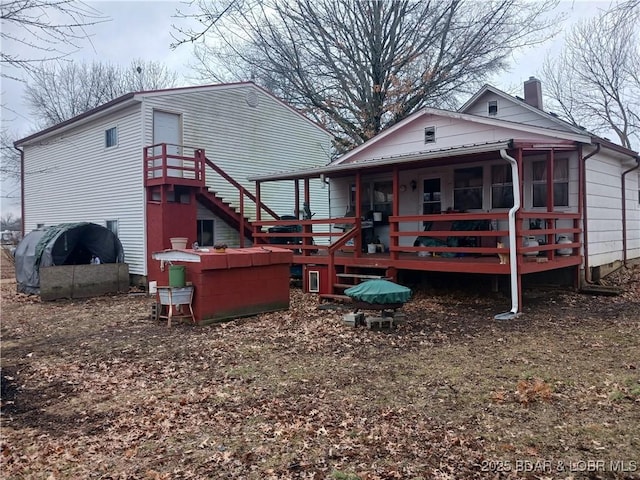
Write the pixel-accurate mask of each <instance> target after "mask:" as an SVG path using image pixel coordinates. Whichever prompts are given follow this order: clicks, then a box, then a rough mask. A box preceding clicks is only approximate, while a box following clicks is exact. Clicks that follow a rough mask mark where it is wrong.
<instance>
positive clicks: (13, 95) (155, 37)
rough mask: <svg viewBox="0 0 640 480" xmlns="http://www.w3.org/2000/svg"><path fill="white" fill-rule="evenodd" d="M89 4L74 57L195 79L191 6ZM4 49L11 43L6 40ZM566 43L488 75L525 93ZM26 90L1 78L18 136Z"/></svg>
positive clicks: (26, 116) (583, 5) (24, 126)
mask: <svg viewBox="0 0 640 480" xmlns="http://www.w3.org/2000/svg"><path fill="white" fill-rule="evenodd" d="M89 5H91V6H92V7H93V8H95V9H96V10H98V11H99V12H100V13H101V14H102V15H103V16H104V17H106V18H108V19H109V20H110V21H108V22H105V23H102V24H100V25H96V26H93V27H91V28H90V30H89V34H90V35H91V39H90V41H87V42H83V44H82V48H81V49H80V50H78V51H76V52H74V53H73V54H72V55H70V58H71V59H72V60H75V61H83V60H84V61H88V62H92V61H99V62H110V63H114V64H119V65H123V66H125V65H128V64H129V63H130V62H131V60H133V59H135V58H142V59H144V60H154V61H159V62H162V63H164V64H165V65H166V66H167V67H169V68H170V69H173V70H175V71H177V72H178V73H179V74H181V75H182V76H183V80H182V81H181V82H180V84H184V85H186V84H192V83H193V82H192V81H189V80H188V77H189V75H190V71H189V68H188V66H189V62H190V59H191V46H190V45H183V46H180V47H178V48H177V49H175V50H172V49H171V48H170V44H171V43H172V41H173V39H172V37H171V32H172V27H171V26H172V24H178V25H183V26H184V25H185V23H184V20H181V19H177V18H174V16H175V12H176V8H180V9H182V10H188V6H187V4H185V3H183V2H174V1H160V0H156V1H137V2H131V1H105V2H89ZM608 6H609V2H608V1H598V2H596V1H584V0H582V1H581V0H573V1H564V2H561V4H560V6H559V8H558V12H557V13H558V17H560V14H561V13H565V14H566V15H567V17H568V20H567V22H566V28H565V30H567V29H568V27H569V26H570V25H571V24H572V23H573V22H575V21H577V20H579V19H581V18H585V17H588V16H593V15H595V14H597V13H598V10H599V9H607V8H608ZM3 48H7V45H6V43H5V45H3ZM561 48H562V34H560V35H558V37H556V38H555V39H554V40H551V41H549V42H547V43H546V44H544V45H542V46H539V47H537V48H536V49H529V50H527V51H523V52H520V53H518V54H516V55H515V56H514V58H513V62H512V68H511V70H510V71H509V72H507V73H504V74H500V75H499V76H496V77H495V78H488V79H487V83H490V84H492V85H494V86H496V87H498V88H500V89H502V90H504V91H507V92H508V93H511V94H518V95H521V96H522V95H523V93H522V84H523V82H524V81H525V80H526V79H528V78H529V76H532V75H537V74H538V73H539V71H540V70H541V67H542V62H543V60H544V58H545V55H546V54H547V53H548V52H557V51H559V50H560V49H561ZM543 88H544V87H543ZM23 90H24V86H23V84H22V83H20V82H17V81H14V80H7V79H2V122H3V123H2V124H3V127H7V128H8V129H9V131H10V132H12V134H13V135H15V136H16V138H22V137H24V136H26V135H28V134H30V133H33V132H34V128H35V122H34V121H33V119H32V118H31V117H30V112H29V110H28V108H27V107H26V106H25V103H24V99H23V95H24V94H23ZM16 188H18V187H16V186H15V185H8V184H7V183H6V182H4V181H3V183H2V190H3V192H2V196H3V197H4V196H5V195H6V193H7V192H9V191H11V190H13V191H15V190H16ZM9 212H12V213H13V214H14V215H16V214H17V215H19V213H20V206H19V202H18V201H11V200H7V199H4V198H2V205H1V213H2V215H6V214H7V213H9Z"/></svg>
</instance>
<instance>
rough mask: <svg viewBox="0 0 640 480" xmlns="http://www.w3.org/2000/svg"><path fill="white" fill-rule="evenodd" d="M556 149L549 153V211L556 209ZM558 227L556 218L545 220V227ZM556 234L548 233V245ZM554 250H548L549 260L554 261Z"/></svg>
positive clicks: (553, 240) (553, 241)
mask: <svg viewBox="0 0 640 480" xmlns="http://www.w3.org/2000/svg"><path fill="white" fill-rule="evenodd" d="M554 165H555V151H554V150H553V148H552V149H551V150H550V151H549V152H548V153H547V212H550V213H551V212H553V211H554V210H555V206H554V205H555V199H554V192H553V176H554V175H553V172H554V169H555V166H554ZM555 227H556V220H554V219H551V218H549V219H547V220H546V221H545V228H546V229H552V228H553V229H555ZM553 237H554V235H553V233H548V234H547V235H546V239H547V245H551V244H552V243H555V238H553ZM554 252H555V250H547V258H549V261H553V257H554Z"/></svg>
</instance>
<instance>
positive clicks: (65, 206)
mask: <svg viewBox="0 0 640 480" xmlns="http://www.w3.org/2000/svg"><path fill="white" fill-rule="evenodd" d="M139 111H140V107H139V106H133V107H129V108H127V109H126V110H123V111H120V112H117V113H113V114H111V115H109V116H108V117H105V118H103V119H100V120H97V121H94V122H91V123H89V124H87V125H83V126H79V127H77V128H75V129H73V130H70V131H67V132H65V133H63V134H60V135H57V136H55V137H52V138H49V139H46V140H42V141H40V142H39V143H38V144H36V145H27V146H25V147H24V152H25V171H26V172H27V175H25V185H24V187H25V192H24V206H25V219H24V220H25V231H26V232H29V231H31V230H33V229H34V228H36V226H37V225H38V224H39V223H42V224H44V225H46V226H51V225H56V224H59V223H66V222H82V221H84V222H93V223H97V224H98V225H103V226H106V221H107V220H117V221H118V237H119V238H120V241H121V242H122V245H123V247H124V252H125V261H126V262H127V263H128V264H129V271H130V272H131V273H132V274H139V275H145V274H146V269H145V262H144V257H145V240H144V239H145V237H144V228H145V210H144V187H143V178H142V177H143V175H142V169H143V162H142V142H141V121H140V115H139ZM114 126H117V127H118V146H117V147H112V148H108V149H107V148H105V146H104V145H105V130H106V129H108V128H111V127H114ZM29 172H30V173H29Z"/></svg>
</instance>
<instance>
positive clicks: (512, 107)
mask: <svg viewBox="0 0 640 480" xmlns="http://www.w3.org/2000/svg"><path fill="white" fill-rule="evenodd" d="M490 101H496V102H498V113H497V115H495V116H492V117H491V118H497V119H500V120H507V121H510V122H518V123H526V124H527V125H533V126H536V127H549V128H555V129H556V130H558V129H559V128H560V127H559V126H558V124H557V123H555V122H554V121H552V120H550V119H549V118H546V117H544V116H542V115H539V114H537V113H536V112H534V111H531V110H529V109H528V108H526V107H523V106H522V105H519V104H518V103H516V102H513V101H509V100H507V99H506V98H504V97H501V96H499V95H496V94H495V93H492V92H486V93H485V94H484V95H482V96H481V97H480V98H479V99H478V100H477V101H476V102H475V103H474V104H473V105H471V106H470V107H469V108H467V109H466V110H465V112H464V113H468V114H470V115H478V116H481V117H489V102H490Z"/></svg>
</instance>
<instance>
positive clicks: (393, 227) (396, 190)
mask: <svg viewBox="0 0 640 480" xmlns="http://www.w3.org/2000/svg"><path fill="white" fill-rule="evenodd" d="M392 188H393V203H392V205H391V212H392V213H391V215H392V216H394V217H397V216H398V215H400V171H399V170H398V166H397V165H395V166H394V167H393V187H392ZM398 230H399V228H398V222H395V221H394V222H390V223H389V242H390V244H391V245H390V247H392V248H390V249H389V250H390V251H391V260H397V259H398V252H397V251H396V250H395V247H397V246H398V245H399V243H400V242H399V240H400V239H399V238H398V237H397V236H395V234H396V233H398Z"/></svg>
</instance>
